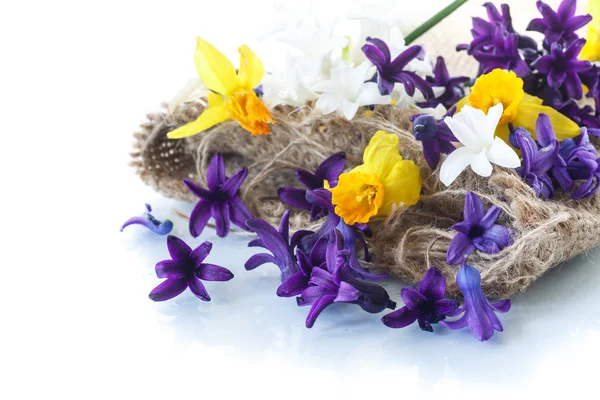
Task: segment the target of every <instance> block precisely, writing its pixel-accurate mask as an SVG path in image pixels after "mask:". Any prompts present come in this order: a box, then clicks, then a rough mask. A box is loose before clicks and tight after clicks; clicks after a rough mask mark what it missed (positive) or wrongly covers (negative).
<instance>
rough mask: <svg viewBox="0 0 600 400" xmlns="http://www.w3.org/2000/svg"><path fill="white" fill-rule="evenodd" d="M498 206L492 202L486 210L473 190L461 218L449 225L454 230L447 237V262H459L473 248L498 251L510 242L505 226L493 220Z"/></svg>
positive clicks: (490, 251) (486, 251) (466, 201)
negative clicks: (453, 233) (449, 239)
mask: <svg viewBox="0 0 600 400" xmlns="http://www.w3.org/2000/svg"><path fill="white" fill-rule="evenodd" d="M500 211H501V209H500V207H498V206H496V205H494V206H492V207H491V208H490V209H489V210H488V211H487V213H486V212H485V207H484V205H483V202H482V201H481V199H480V198H479V197H478V196H477V195H476V194H475V193H473V192H468V193H467V196H466V198H465V207H464V219H465V220H464V221H463V222H459V223H457V224H454V225H452V229H454V230H455V231H457V232H458V233H457V234H456V236H454V237H453V238H452V240H451V241H450V245H449V246H448V253H447V254H446V262H447V263H448V264H449V265H456V264H460V263H461V262H462V261H463V260H464V258H465V257H467V256H469V255H470V254H472V253H473V252H474V251H475V249H478V250H480V251H483V252H484V253H488V254H495V253H498V252H500V250H502V249H503V248H505V247H506V246H508V245H510V244H511V243H512V239H511V237H510V231H509V230H508V228H507V227H505V226H502V225H498V224H495V222H496V220H497V219H498V216H499V215H500Z"/></svg>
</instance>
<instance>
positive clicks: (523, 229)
mask: <svg viewBox="0 0 600 400" xmlns="http://www.w3.org/2000/svg"><path fill="white" fill-rule="evenodd" d="M470 3H475V4H477V6H479V4H478V3H477V2H470ZM508 3H509V4H511V6H512V10H513V17H514V19H515V26H517V27H522V26H524V24H525V22H522V23H521V24H518V21H526V20H527V19H531V18H532V17H533V16H534V12H535V2H533V1H532V2H528V1H523V2H521V1H512V2H511V1H508ZM524 3H527V4H524ZM550 3H552V2H550ZM467 4H469V3H467ZM480 13H481V12H480V10H479V8H478V7H475V6H474V4H470V5H469V6H466V7H463V8H462V9H460V10H459V11H458V12H457V13H455V14H453V15H452V16H451V17H449V18H448V19H446V20H445V21H443V22H442V23H441V24H440V25H438V26H437V27H436V28H435V29H434V30H432V31H431V32H429V33H428V34H426V35H424V36H423V37H422V38H421V40H420V41H419V42H420V44H422V45H424V46H425V48H426V49H427V51H428V52H430V53H431V54H432V55H434V56H436V55H440V54H441V55H443V56H444V57H445V58H446V60H447V62H448V64H449V65H450V70H451V72H454V73H460V74H471V76H472V75H473V74H474V73H475V71H476V69H477V66H476V65H475V64H474V63H473V62H472V60H470V59H469V58H468V57H466V56H465V55H462V54H458V53H456V52H454V51H453V48H454V47H455V45H456V44H457V43H462V42H468V41H469V33H468V30H469V26H470V21H469V16H472V15H478V14H480ZM449 41H451V42H450V43H449ZM202 104H203V102H202V101H201V100H200V99H194V100H190V101H187V102H184V103H180V104H178V105H177V106H176V107H173V109H171V110H170V111H167V109H166V108H165V109H164V110H163V111H161V112H158V113H155V114H150V115H148V119H147V121H146V122H144V123H143V124H142V125H141V129H140V130H139V131H138V132H136V133H135V138H136V144H135V150H134V152H133V153H132V157H133V160H132V165H133V166H134V168H135V170H136V172H137V173H138V175H139V176H140V177H141V178H142V180H143V181H144V182H145V183H147V184H148V185H150V186H152V187H153V188H155V189H156V190H157V191H159V192H160V193H162V194H163V195H165V196H167V197H172V198H176V199H180V200H185V201H190V202H194V201H196V200H197V199H196V198H195V197H194V196H193V195H192V194H191V193H189V192H188V191H187V189H186V188H185V187H184V186H183V184H182V183H181V179H182V178H189V179H193V180H195V181H197V182H199V183H200V184H203V185H205V184H206V181H205V175H206V169H207V166H208V162H209V161H210V159H211V157H212V155H213V154H214V153H216V152H220V153H221V154H222V155H223V156H224V159H225V163H226V169H227V173H228V175H231V174H232V173H234V172H235V171H236V170H238V169H239V168H241V167H244V166H245V167H248V169H249V174H248V178H247V179H246V181H245V183H244V185H243V186H242V187H241V197H242V200H243V201H244V202H245V203H246V205H247V206H248V208H249V210H250V212H251V213H252V215H253V216H254V217H257V218H262V219H264V220H266V221H268V222H270V223H271V224H273V225H274V226H276V225H277V224H278V222H279V218H280V217H281V215H282V214H283V212H284V211H285V209H286V208H287V207H286V206H285V205H284V204H282V203H281V202H280V200H279V198H278V196H277V188H279V187H285V186H296V187H300V186H299V183H298V182H297V180H296V178H295V176H294V174H293V172H294V170H296V169H306V170H314V169H315V168H316V167H317V166H318V165H319V164H320V163H321V162H322V161H323V160H324V159H325V158H327V157H328V156H330V155H331V154H333V153H337V152H340V151H343V152H345V153H346V156H347V168H348V169H351V168H353V167H354V166H356V165H358V164H360V163H361V162H362V153H363V151H364V149H365V147H366V145H367V144H368V142H369V140H370V138H371V137H372V136H373V134H374V133H375V132H376V131H377V130H385V131H387V132H389V133H394V134H396V135H398V137H399V139H400V147H399V150H400V153H401V154H402V156H403V157H404V158H406V159H410V160H413V161H415V163H416V164H417V165H418V166H419V167H420V171H421V176H422V177H423V189H422V196H421V201H420V202H419V204H417V205H415V206H412V207H408V208H402V209H397V210H395V211H394V213H393V214H392V215H390V216H389V217H388V218H387V219H386V220H381V221H374V222H372V223H371V227H372V230H373V232H374V236H373V237H372V238H370V239H368V243H369V246H370V249H371V252H372V254H373V255H374V257H373V261H372V263H366V262H365V263H364V266H365V267H367V268H370V269H373V270H381V271H385V272H389V273H390V274H391V275H392V276H394V277H396V278H399V279H401V280H403V281H406V282H408V283H415V282H417V281H419V280H420V279H421V278H422V276H423V274H424V273H425V271H426V270H427V269H428V268H429V266H436V267H438V268H439V269H440V270H441V271H442V272H443V274H444V275H445V276H446V279H447V281H448V282H452V283H451V284H450V285H449V288H448V290H449V293H450V294H451V295H458V294H459V291H458V288H457V287H456V285H455V284H454V283H453V282H454V281H455V280H454V277H455V275H456V272H457V270H458V267H459V266H458V265H456V266H449V265H447V264H446V251H447V249H448V245H449V243H450V240H451V239H452V237H453V236H454V234H455V232H454V231H452V230H451V229H450V227H451V226H452V225H453V224H454V223H457V222H460V221H462V219H463V204H464V200H465V195H466V193H467V192H469V191H471V192H474V193H476V194H477V195H478V196H479V197H480V198H481V199H482V200H483V201H484V203H485V204H486V206H487V207H490V206H491V205H492V204H495V205H497V206H499V207H501V208H502V210H503V212H502V213H501V216H500V219H499V222H498V223H501V224H504V225H506V226H508V227H509V228H510V229H511V230H512V232H513V239H514V242H513V244H512V245H511V246H509V247H507V248H506V249H504V250H503V251H502V252H500V253H498V254H483V253H481V252H476V253H475V254H473V256H471V258H470V259H469V261H470V264H472V265H475V266H477V267H478V269H479V270H480V271H481V278H482V288H483V290H484V292H485V293H486V295H488V296H492V297H509V296H512V295H514V294H516V293H518V292H521V291H523V290H525V289H526V288H527V287H528V286H529V285H530V284H531V283H532V282H533V281H535V280H536V279H537V278H539V277H540V276H541V275H542V274H544V273H545V272H546V271H547V270H548V269H550V268H552V267H553V266H556V265H558V264H560V263H562V262H564V261H566V260H569V259H571V258H573V257H575V256H576V255H579V254H582V253H584V252H586V251H588V250H591V249H592V248H594V247H595V246H597V245H598V244H599V243H600V194H595V195H594V196H592V197H591V198H587V199H583V200H579V201H574V200H571V199H570V198H569V195H568V194H566V193H562V192H560V191H558V192H557V195H556V197H555V198H554V199H552V200H544V199H541V198H538V197H537V196H536V194H535V193H534V192H533V190H532V189H531V188H530V187H529V186H528V185H527V184H526V183H525V182H523V181H522V180H521V178H520V177H519V176H518V175H516V173H515V172H514V170H509V169H504V168H500V167H497V166H495V167H494V173H493V174H492V176H491V177H490V178H482V177H479V176H477V175H476V174H474V173H473V172H472V171H471V170H470V169H468V170H467V171H465V173H463V174H462V175H461V176H460V177H459V179H457V181H455V182H454V183H453V184H452V185H451V186H450V187H448V188H446V187H445V186H444V185H443V184H441V183H440V181H439V167H438V169H437V170H435V171H434V170H431V169H430V168H429V166H428V165H427V163H426V162H425V159H424V157H423V154H422V147H421V143H420V142H417V141H416V140H415V139H414V137H413V135H412V133H411V131H410V121H409V118H410V113H408V112H407V111H403V110H400V109H398V108H394V107H376V108H375V110H374V111H370V110H361V111H359V113H358V114H357V117H356V118H354V119H353V120H352V121H347V120H345V119H342V118H339V117H336V116H323V115H320V114H319V113H317V112H316V111H313V110H312V109H311V107H304V108H301V109H293V108H290V107H278V108H276V109H275V110H273V117H274V119H275V120H276V121H277V124H276V125H274V126H273V129H272V132H271V134H270V135H268V136H256V137H251V136H250V134H249V133H248V132H247V131H245V130H244V129H242V128H240V127H239V126H238V124H237V123H235V122H225V123H222V124H220V125H217V126H216V127H214V128H212V129H210V130H208V131H206V132H203V133H201V134H199V135H196V136H193V137H190V138H185V139H182V140H169V139H167V137H166V134H167V133H168V132H169V131H171V130H173V129H175V128H177V127H179V126H181V125H184V124H186V123H188V122H191V121H193V120H195V119H196V118H197V117H198V115H200V113H201V112H202V111H203V109H204V107H203V105H202ZM291 225H292V228H295V229H300V228H302V229H310V228H316V226H314V225H312V223H311V222H310V221H309V218H308V215H307V213H306V212H303V211H302V210H295V211H294V213H293V216H292V218H291Z"/></svg>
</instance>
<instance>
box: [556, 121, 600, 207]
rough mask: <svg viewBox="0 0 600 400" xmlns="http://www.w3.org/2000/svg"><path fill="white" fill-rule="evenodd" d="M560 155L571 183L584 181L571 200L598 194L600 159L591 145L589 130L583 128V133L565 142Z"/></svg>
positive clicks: (573, 193) (562, 144)
mask: <svg viewBox="0 0 600 400" xmlns="http://www.w3.org/2000/svg"><path fill="white" fill-rule="evenodd" d="M560 155H561V157H562V158H564V160H565V163H566V171H567V174H568V176H569V178H570V179H571V181H573V182H574V181H580V180H583V181H584V182H583V183H581V185H580V186H579V187H578V188H577V189H575V190H573V192H572V193H571V198H572V199H573V200H579V199H582V198H584V197H589V196H591V195H593V194H594V193H596V192H597V191H598V189H599V188H600V159H599V158H598V155H597V152H596V148H595V147H594V145H593V144H591V143H590V140H589V136H588V133H587V129H585V128H582V133H581V134H580V135H579V136H577V137H575V138H573V139H565V140H563V141H562V142H561V144H560Z"/></svg>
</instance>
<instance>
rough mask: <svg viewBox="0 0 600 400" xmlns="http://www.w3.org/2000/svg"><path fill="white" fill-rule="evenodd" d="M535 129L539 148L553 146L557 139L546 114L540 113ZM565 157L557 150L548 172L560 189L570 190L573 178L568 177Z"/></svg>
mask: <svg viewBox="0 0 600 400" xmlns="http://www.w3.org/2000/svg"><path fill="white" fill-rule="evenodd" d="M535 131H536V136H537V141H538V143H539V146H540V147H541V148H551V147H552V146H554V143H555V142H556V140H557V139H556V135H555V134H554V129H553V128H552V123H551V122H550V117H548V115H546V114H544V113H540V115H539V116H538V120H537V122H536V126H535ZM559 148H560V147H559ZM563 153H564V152H563ZM565 158H566V156H564V157H563V154H561V151H560V150H559V152H558V154H557V155H556V157H554V165H553V166H552V168H551V169H550V174H551V176H552V178H553V179H554V181H556V182H557V183H558V185H559V186H560V187H561V189H562V190H564V191H565V192H570V191H571V190H573V180H572V179H571V178H570V177H569V172H568V171H567V162H566V160H565Z"/></svg>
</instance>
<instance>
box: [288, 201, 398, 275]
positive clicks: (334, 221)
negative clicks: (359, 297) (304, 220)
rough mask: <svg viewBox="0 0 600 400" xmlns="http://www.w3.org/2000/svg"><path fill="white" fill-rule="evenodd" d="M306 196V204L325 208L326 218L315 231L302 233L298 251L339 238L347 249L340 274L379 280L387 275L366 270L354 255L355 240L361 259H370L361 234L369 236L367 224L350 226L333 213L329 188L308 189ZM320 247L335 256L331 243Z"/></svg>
mask: <svg viewBox="0 0 600 400" xmlns="http://www.w3.org/2000/svg"><path fill="white" fill-rule="evenodd" d="M306 199H307V200H308V201H309V203H311V204H314V205H315V206H318V207H321V208H322V209H324V210H327V219H326V220H325V222H324V223H323V225H321V227H320V228H319V229H318V230H317V231H316V232H314V233H313V234H309V235H306V236H304V237H303V238H302V239H301V240H300V242H299V245H298V247H299V248H300V249H301V250H302V251H304V252H305V253H307V254H308V253H310V252H311V251H312V249H313V248H314V247H315V246H316V244H317V243H319V242H320V241H321V240H325V241H326V242H328V243H330V244H331V243H337V242H338V241H339V242H340V243H341V248H342V249H343V250H345V251H347V252H348V262H347V263H345V264H344V268H347V270H345V271H344V273H346V274H347V275H351V276H354V277H357V278H361V279H366V280H370V281H381V280H384V279H386V278H387V277H388V275H387V274H376V273H372V272H369V271H368V270H366V269H365V268H363V267H362V266H361V265H360V262H359V261H358V255H357V254H356V247H357V242H358V244H359V245H362V246H363V249H364V254H365V255H364V258H365V261H367V262H370V261H371V257H370V255H369V250H368V246H367V243H366V241H365V239H364V237H363V235H364V236H366V237H370V236H371V235H372V232H371V230H370V229H369V227H368V225H366V224H354V225H353V226H350V225H348V224H346V223H345V222H344V220H343V219H342V218H340V217H339V216H338V215H336V214H335V210H334V209H335V206H334V205H333V204H332V203H331V192H330V191H329V190H326V189H315V190H312V191H308V192H307V193H306ZM338 234H339V235H338ZM324 250H325V251H329V252H332V251H333V254H329V255H328V256H329V257H335V255H336V252H337V249H335V248H333V247H332V245H330V246H326V247H325V249H324Z"/></svg>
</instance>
